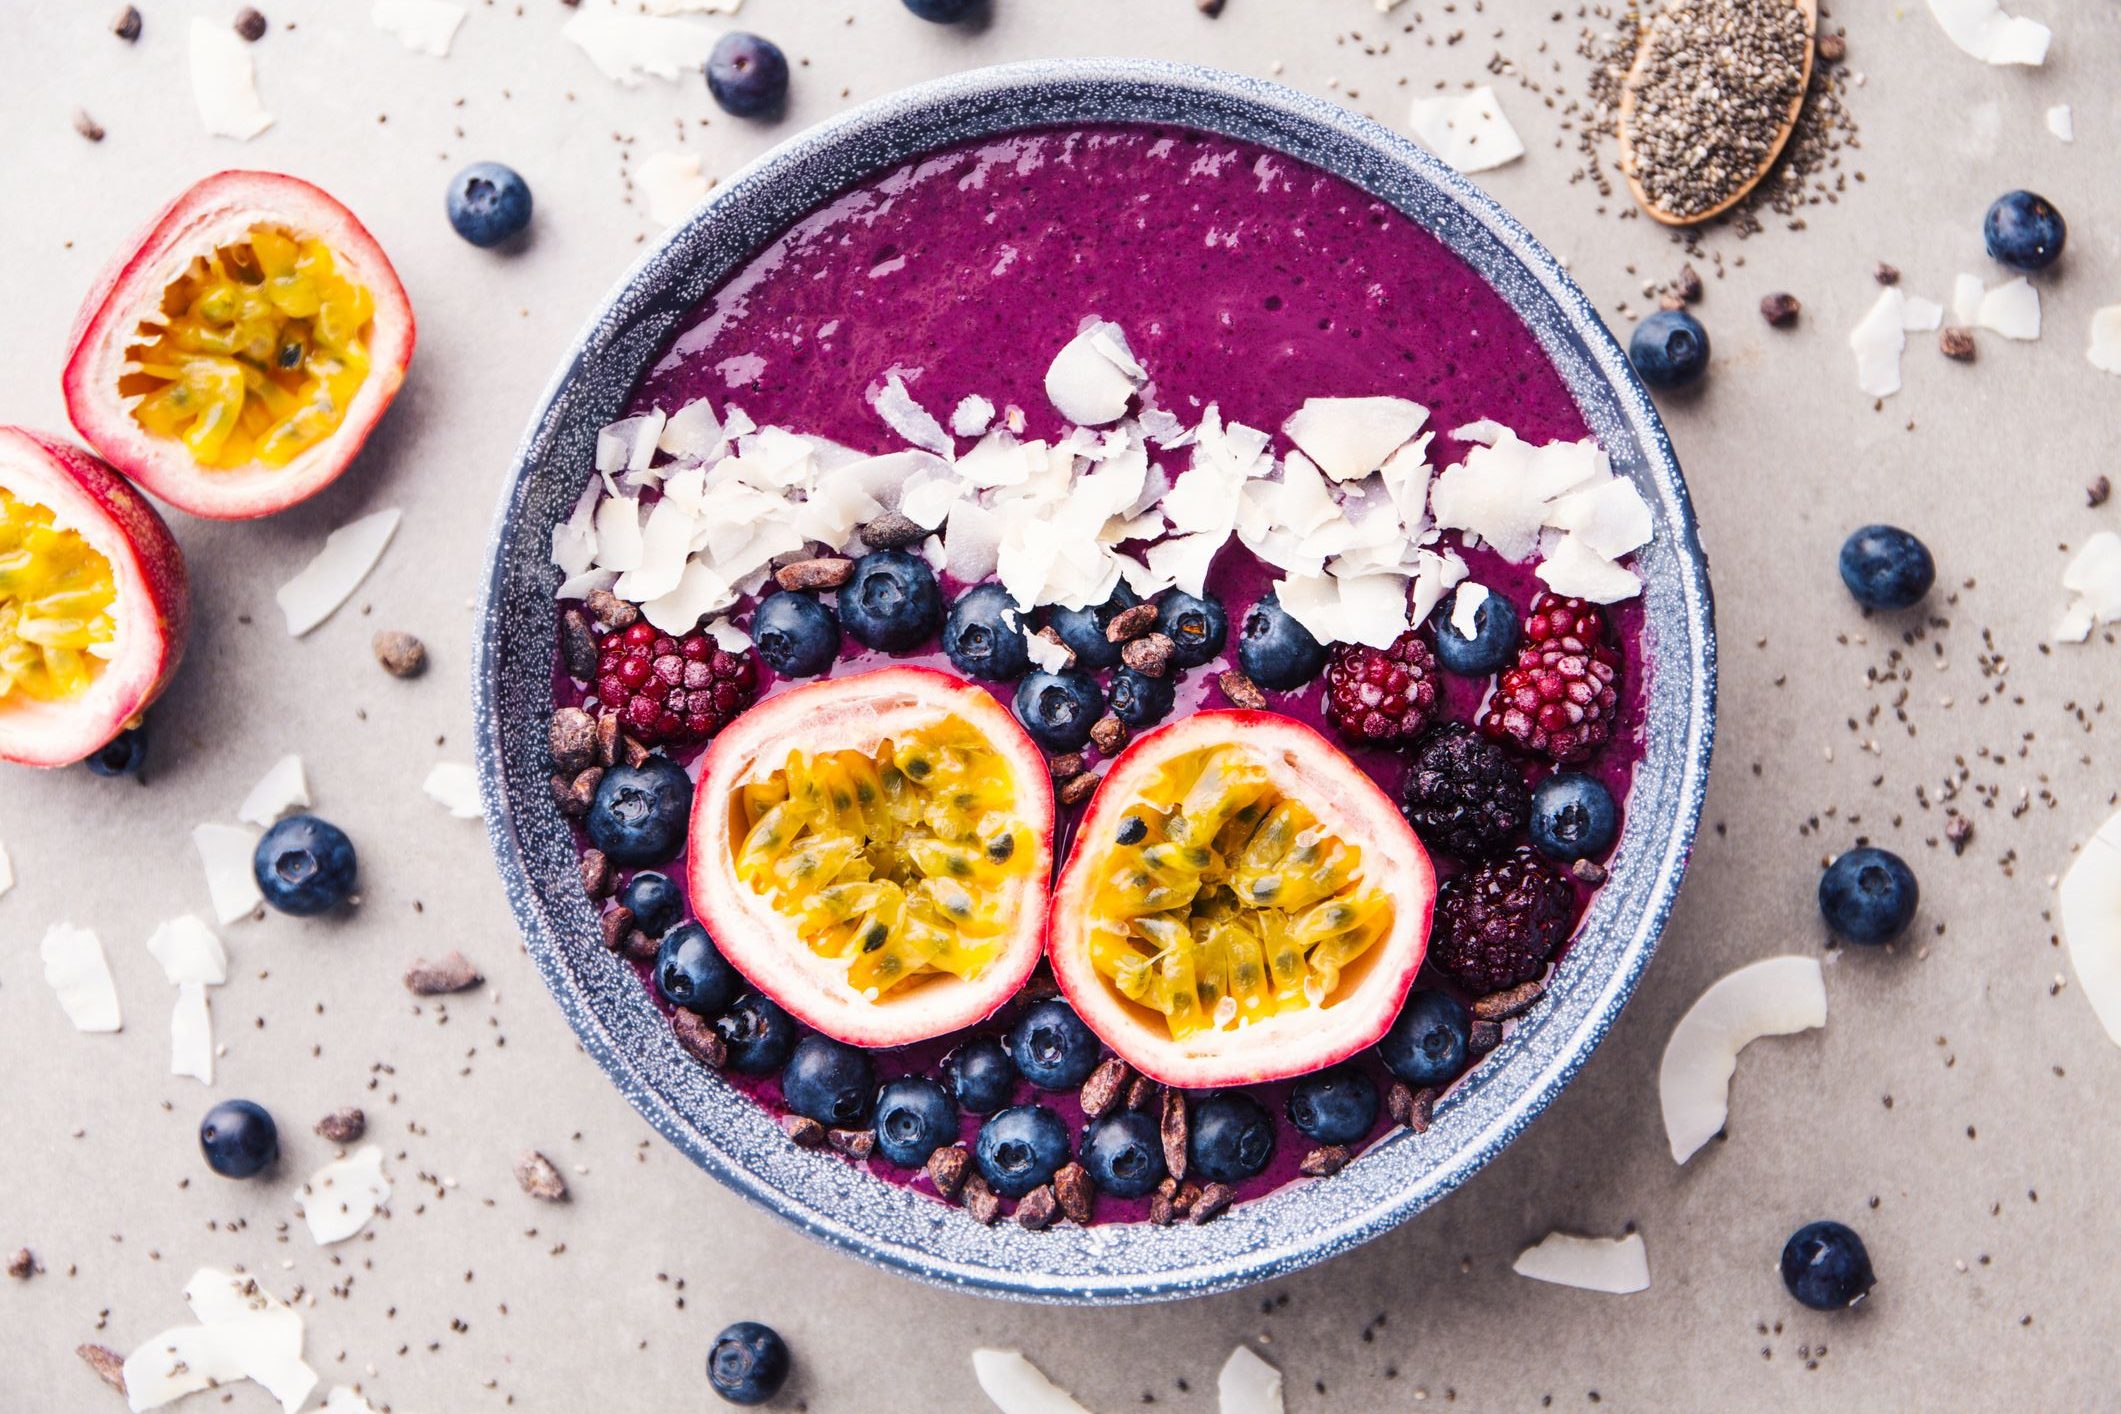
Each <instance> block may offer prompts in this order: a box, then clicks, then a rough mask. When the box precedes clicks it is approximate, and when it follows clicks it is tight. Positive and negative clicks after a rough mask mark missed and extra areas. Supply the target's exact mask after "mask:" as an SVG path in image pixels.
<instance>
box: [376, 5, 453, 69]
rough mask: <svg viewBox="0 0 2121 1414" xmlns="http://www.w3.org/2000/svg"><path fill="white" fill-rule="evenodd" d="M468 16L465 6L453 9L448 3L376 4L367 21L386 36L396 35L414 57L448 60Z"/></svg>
mask: <svg viewBox="0 0 2121 1414" xmlns="http://www.w3.org/2000/svg"><path fill="white" fill-rule="evenodd" d="M468 13H469V11H467V10H466V9H465V8H464V7H463V6H462V5H452V4H450V3H448V0H374V3H373V4H372V5H370V6H369V10H368V18H369V21H370V23H372V24H374V25H375V27H376V28H377V29H379V30H382V31H383V32H384V33H385V34H391V35H396V36H397V39H398V42H399V43H400V44H402V45H404V46H405V47H406V48H407V49H410V50H412V51H413V52H414V53H415V54H430V55H432V56H434V57H435V58H437V59H446V58H448V57H449V46H450V45H451V44H452V43H454V42H455V40H456V37H457V26H459V25H461V24H463V23H464V16H465V15H466V14H468Z"/></svg>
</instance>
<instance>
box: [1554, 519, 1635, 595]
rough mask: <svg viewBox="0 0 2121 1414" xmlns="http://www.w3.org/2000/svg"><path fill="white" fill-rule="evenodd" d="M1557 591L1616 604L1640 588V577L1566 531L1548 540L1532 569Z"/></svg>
mask: <svg viewBox="0 0 2121 1414" xmlns="http://www.w3.org/2000/svg"><path fill="white" fill-rule="evenodd" d="M1533 573H1534V574H1536V575H1538V576H1539V578H1540V579H1541V580H1542V581H1543V582H1544V583H1545V584H1546V586H1547V588H1549V589H1551V590H1553V591H1554V592H1555V593H1556V594H1566V595H1569V596H1571V597H1572V598H1576V599H1586V600H1589V601H1590V602H1591V603H1593V604H1617V603H1619V602H1620V601H1621V600H1623V599H1632V598H1634V597H1635V596H1636V595H1637V594H1640V593H1641V592H1642V577H1641V576H1640V575H1638V574H1636V573H1635V572H1634V571H1633V570H1631V569H1628V568H1627V567H1626V566H1624V565H1619V564H1615V563H1614V562H1613V561H1612V560H1611V559H1610V558H1608V557H1607V556H1604V555H1601V554H1599V553H1598V551H1597V550H1596V549H1595V548H1593V547H1592V546H1591V544H1590V542H1589V541H1587V540H1586V539H1585V538H1584V537H1583V536H1582V535H1579V534H1575V533H1569V534H1565V535H1562V536H1559V537H1558V538H1556V539H1554V540H1553V541H1552V542H1551V543H1550V544H1548V546H1547V549H1546V554H1545V557H1544V558H1543V559H1542V560H1541V561H1540V564H1539V568H1538V569H1536V570H1534V571H1533Z"/></svg>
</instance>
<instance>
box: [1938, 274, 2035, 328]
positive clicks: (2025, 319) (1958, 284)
mask: <svg viewBox="0 0 2121 1414" xmlns="http://www.w3.org/2000/svg"><path fill="white" fill-rule="evenodd" d="M1952 322H1953V323H1955V324H1957V325H1959V326H1960V327H1961V328H1964V329H1986V330H1988V331H1989V332H1990V333H1992V334H2001V335H2002V336H2003V337H2004V338H2006V339H2019V340H2031V339H2037V338H2039V337H2040V292H2039V291H2038V290H2036V289H2034V288H2033V283H2032V281H2030V280H2028V279H2026V278H2025V277H2024V276H2022V275H2021V276H2019V277H2018V278H2016V279H2014V280H2006V281H2004V282H2003V283H2002V284H2000V285H1998V286H1996V287H1995V288H1994V289H1987V288H1985V287H1984V286H1983V285H1982V283H1981V277H1980V276H1979V275H1961V276H1959V278H1958V279H1956V280H1954V281H1953V282H1952Z"/></svg>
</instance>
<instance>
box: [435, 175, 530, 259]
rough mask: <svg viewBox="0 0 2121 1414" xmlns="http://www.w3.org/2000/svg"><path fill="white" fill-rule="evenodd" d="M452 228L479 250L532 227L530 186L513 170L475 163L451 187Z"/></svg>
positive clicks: (449, 207)
mask: <svg viewBox="0 0 2121 1414" xmlns="http://www.w3.org/2000/svg"><path fill="white" fill-rule="evenodd" d="M447 206H448V210H449V224H450V225H451V226H454V227H455V228H456V232H457V234H458V235H460V236H462V237H463V238H464V239H465V240H467V241H470V242H471V243H472V244H473V245H475V246H480V247H486V246H496V245H499V244H500V243H501V242H502V241H505V240H507V239H508V238H509V237H510V236H514V235H517V234H519V233H520V232H521V231H522V229H523V228H524V227H525V226H528V225H529V224H530V185H529V183H527V182H525V181H524V180H523V179H522V177H520V176H518V175H517V174H516V171H515V169H514V168H512V167H504V166H502V165H501V164H500V163H498V162H474V163H472V164H471V165H470V166H469V167H466V168H465V169H464V170H463V171H461V172H459V173H457V174H456V176H455V177H453V178H452V179H451V180H450V183H449V200H448V202H447Z"/></svg>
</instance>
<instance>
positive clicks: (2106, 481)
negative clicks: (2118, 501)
mask: <svg viewBox="0 0 2121 1414" xmlns="http://www.w3.org/2000/svg"><path fill="white" fill-rule="evenodd" d="M2113 494H2114V482H2113V478H2112V477H2110V476H2101V477H2096V478H2094V479H2093V481H2092V484H2091V485H2089V486H2087V487H2085V488H2084V504H2085V505H2087V506H2090V507H2091V508H2092V509H2093V510H2097V509H2099V507H2101V506H2103V505H2105V504H2106V501H2107V498H2108V497H2109V496H2112V495H2113Z"/></svg>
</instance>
